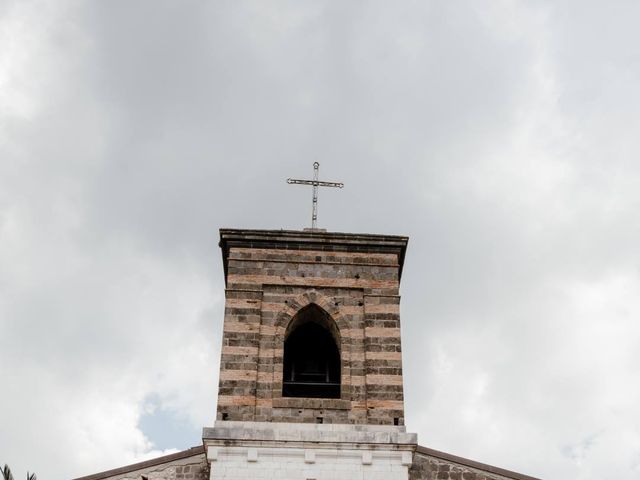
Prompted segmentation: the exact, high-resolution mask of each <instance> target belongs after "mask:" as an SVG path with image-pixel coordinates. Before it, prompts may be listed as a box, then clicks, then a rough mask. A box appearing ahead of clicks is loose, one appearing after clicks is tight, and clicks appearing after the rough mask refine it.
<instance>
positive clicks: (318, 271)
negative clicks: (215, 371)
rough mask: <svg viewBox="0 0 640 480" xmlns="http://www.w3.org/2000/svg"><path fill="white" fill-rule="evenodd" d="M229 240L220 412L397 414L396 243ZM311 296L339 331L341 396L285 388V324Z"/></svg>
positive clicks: (329, 416) (327, 416)
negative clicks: (296, 393)
mask: <svg viewBox="0 0 640 480" xmlns="http://www.w3.org/2000/svg"><path fill="white" fill-rule="evenodd" d="M259 247H260V246H259V245H257V246H250V247H245V246H241V247H231V248H229V251H228V267H227V290H226V305H225V319H224V329H223V346H222V358H221V366H220V385H219V395H218V413H217V419H218V420H243V421H268V422H269V421H276V422H296V423H301V422H302V423H314V422H319V421H322V422H323V423H352V424H381V425H384V424H386V425H393V424H394V423H396V424H399V425H403V424H404V402H403V389H402V358H401V355H402V353H401V348H400V312H399V303H400V298H399V296H398V289H399V279H398V277H399V263H398V262H399V259H398V255H397V254H395V253H375V252H371V251H367V252H362V251H324V250H321V249H316V250H302V249H298V246H295V247H293V248H287V246H286V245H285V246H284V247H283V246H279V247H278V248H259ZM310 303H315V304H316V305H318V306H319V307H321V308H322V309H324V310H325V311H326V312H327V313H328V314H329V315H330V316H331V318H332V319H333V320H334V321H335V322H336V324H337V327H338V330H339V335H340V345H339V349H340V355H341V363H342V370H341V376H342V378H341V384H342V385H341V398H340V399H304V398H282V357H283V346H284V333H285V331H286V328H287V325H288V323H289V321H291V319H292V318H293V317H294V316H295V314H296V313H297V312H298V311H299V310H300V309H301V308H303V307H304V306H306V305H308V304H310Z"/></svg>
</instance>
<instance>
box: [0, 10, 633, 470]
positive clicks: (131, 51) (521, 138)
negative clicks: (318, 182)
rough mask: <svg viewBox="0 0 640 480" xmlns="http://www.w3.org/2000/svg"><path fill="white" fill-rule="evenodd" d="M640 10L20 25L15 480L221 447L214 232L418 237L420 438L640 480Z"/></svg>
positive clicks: (1, 350)
mask: <svg viewBox="0 0 640 480" xmlns="http://www.w3.org/2000/svg"><path fill="white" fill-rule="evenodd" d="M639 19H640V2H637V1H636V0H632V1H628V2H625V1H610V2H596V1H584V0H579V1H578V0H576V1H549V2H545V1H535V2H534V1H531V2H520V1H507V0H496V1H488V0H487V1H468V2H464V1H445V0H443V1H416V2H413V1H399V2H386V1H379V2H356V1H351V2H338V1H335V2H321V1H308V2H305V1H300V0H295V1H291V2H262V1H256V2H242V1H229V2H204V1H189V2H187V1H181V2H169V1H158V0H154V1H109V2H98V1H95V2H88V1H75V2H74V1H66V0H65V1H62V0H55V1H54V0H51V1H30V0H16V1H13V0H0V380H1V385H2V394H1V395H0V462H2V464H4V463H5V462H6V463H8V464H9V465H10V466H11V467H12V469H13V471H14V474H15V475H16V478H20V477H21V476H23V475H24V474H26V471H27V470H29V471H36V472H37V473H38V476H39V478H41V479H42V480H45V479H51V480H62V479H64V478H69V477H74V476H79V475H86V474H90V473H95V472H97V471H101V470H104V469H108V468H114V467H119V466H122V465H126V464H129V463H132V462H135V461H140V460H143V459H147V458H150V457H154V456H158V455H161V454H163V453H169V452H173V451H176V450H181V449H185V448H188V447H191V446H195V445H198V444H200V443H201V440H200V435H201V428H202V427H203V426H210V425H212V423H213V419H214V414H215V402H216V393H217V378H218V365H219V358H218V357H219V353H220V342H221V340H220V333H221V329H222V320H223V308H224V307H223V301H224V297H223V272H222V266H221V259H220V251H219V248H218V246H217V241H218V229H219V228H220V227H241V228H273V229H279V228H287V229H302V228H303V227H307V226H309V223H310V221H309V217H310V209H311V202H310V200H311V192H310V191H309V189H308V188H307V187H301V186H295V185H294V186H289V185H287V184H286V183H285V179H286V178H287V177H296V178H308V177H309V176H310V175H312V163H313V162H314V161H318V162H320V164H321V166H320V176H321V179H323V180H328V181H341V182H344V183H345V188H344V189H343V190H337V189H335V190H334V189H323V190H322V191H321V192H320V203H319V226H320V227H324V228H327V229H328V230H329V231H343V232H360V233H362V232H365V233H385V234H400V235H408V236H409V237H410V241H409V250H408V253H407V258H406V264H405V270H404V275H403V278H402V288H401V293H402V328H403V331H402V335H403V340H404V344H403V360H404V367H405V370H404V371H405V397H406V409H407V415H406V417H407V428H408V430H409V431H412V432H417V433H418V439H419V443H420V444H421V445H424V446H427V447H431V448H435V449H439V450H444V451H447V452H450V453H453V454H456V455H461V456H465V457H470V458H473V459H476V460H479V461H482V462H485V463H489V464H493V465H496V466H500V467H504V468H509V469H513V470H516V471H520V472H522V473H526V474H530V475H535V476H540V477H543V478H545V479H579V480H587V479H588V480H602V479H616V480H623V479H637V478H638V477H640V323H639V321H638V320H639V318H640V249H639V245H640V221H639V220H640V219H639V212H640V155H639V154H640V121H639V112H640V88H639V87H640V30H639V29H638V20H639Z"/></svg>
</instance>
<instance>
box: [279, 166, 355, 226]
mask: <svg viewBox="0 0 640 480" xmlns="http://www.w3.org/2000/svg"><path fill="white" fill-rule="evenodd" d="M319 169H320V164H319V163H318V162H313V180H297V179H295V178H287V183H288V184H295V185H313V209H312V211H311V229H312V230H315V228H316V223H317V220H318V187H337V188H342V187H344V183H336V182H321V181H319V180H318V170H319Z"/></svg>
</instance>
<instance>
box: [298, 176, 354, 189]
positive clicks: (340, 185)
mask: <svg viewBox="0 0 640 480" xmlns="http://www.w3.org/2000/svg"><path fill="white" fill-rule="evenodd" d="M287 183H288V184H290V185H294V184H295V185H314V186H317V187H337V188H343V187H344V183H337V182H321V181H319V180H298V179H295V178H287Z"/></svg>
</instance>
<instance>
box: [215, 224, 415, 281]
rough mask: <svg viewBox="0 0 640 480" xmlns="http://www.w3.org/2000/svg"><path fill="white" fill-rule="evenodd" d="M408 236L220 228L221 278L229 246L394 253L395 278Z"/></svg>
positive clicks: (401, 265) (399, 276)
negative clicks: (395, 264) (395, 263)
mask: <svg viewBox="0 0 640 480" xmlns="http://www.w3.org/2000/svg"><path fill="white" fill-rule="evenodd" d="M408 242H409V237H406V236H400V235H379V234H371V233H340V232H325V231H322V230H315V231H311V230H305V231H300V230H247V229H235V228H221V229H220V243H219V246H220V248H221V249H222V263H223V266H224V279H225V283H226V281H227V271H228V262H229V249H230V248H231V247H240V248H242V247H244V248H265V249H286V250H318V251H324V252H361V253H394V254H396V255H397V256H398V280H400V278H401V277H402V267H403V265H404V257H405V253H406V251H407V244H408Z"/></svg>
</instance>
